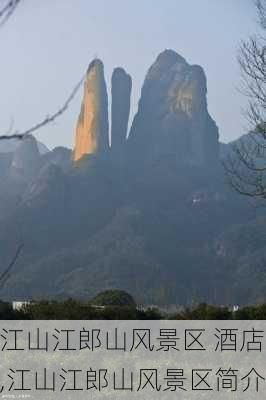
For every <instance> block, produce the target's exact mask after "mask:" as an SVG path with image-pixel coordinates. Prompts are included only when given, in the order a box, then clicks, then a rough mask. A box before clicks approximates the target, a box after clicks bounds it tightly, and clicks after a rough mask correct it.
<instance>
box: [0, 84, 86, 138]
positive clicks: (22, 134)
mask: <svg viewBox="0 0 266 400" xmlns="http://www.w3.org/2000/svg"><path fill="white" fill-rule="evenodd" d="M83 81H84V77H82V79H81V80H80V81H79V82H78V84H77V85H76V86H75V87H74V89H73V90H72V92H71V94H70V96H69V97H68V98H67V100H66V101H65V103H64V104H63V106H62V107H61V108H59V109H58V110H57V111H56V112H55V113H54V114H52V115H47V116H46V117H45V118H44V119H43V120H42V121H41V122H38V123H37V124H35V125H33V126H32V127H31V128H29V129H26V130H25V131H23V132H19V133H14V134H13V135H0V140H8V139H23V138H24V137H25V136H28V135H30V134H32V133H33V132H36V131H37V130H39V129H41V128H43V127H44V126H46V125H47V124H50V123H51V122H53V121H54V120H56V119H57V118H58V117H60V116H61V115H62V114H63V113H64V112H65V111H66V110H67V109H68V107H69V105H70V103H71V102H72V100H73V99H74V97H75V96H76V94H77V92H78V90H79V89H80V87H81V86H82V84H83Z"/></svg>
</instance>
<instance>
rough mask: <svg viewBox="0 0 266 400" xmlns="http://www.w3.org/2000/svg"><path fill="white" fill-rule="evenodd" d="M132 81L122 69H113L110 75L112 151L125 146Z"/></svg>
mask: <svg viewBox="0 0 266 400" xmlns="http://www.w3.org/2000/svg"><path fill="white" fill-rule="evenodd" d="M131 88H132V79H131V77H130V75H128V74H127V73H126V72H125V70H124V69H123V68H115V69H114V72H113V75H112V134H111V140H112V150H117V149H118V150H120V149H121V147H123V145H124V144H125V141H126V136H127V128H128V118H129V112H130V96H131Z"/></svg>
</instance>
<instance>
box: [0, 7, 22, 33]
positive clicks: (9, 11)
mask: <svg viewBox="0 0 266 400" xmlns="http://www.w3.org/2000/svg"><path fill="white" fill-rule="evenodd" d="M20 2H21V0H9V1H7V2H5V5H4V6H2V7H1V8H0V27H2V26H3V25H4V24H5V23H6V22H7V20H8V19H9V18H10V17H11V16H12V15H13V13H14V12H15V10H16V8H17V6H18V5H19V3H20Z"/></svg>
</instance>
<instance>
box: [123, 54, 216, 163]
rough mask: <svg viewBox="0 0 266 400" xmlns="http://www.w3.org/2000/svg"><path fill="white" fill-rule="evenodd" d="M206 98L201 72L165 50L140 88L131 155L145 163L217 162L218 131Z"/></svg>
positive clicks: (204, 82) (132, 133) (133, 125)
mask: <svg viewBox="0 0 266 400" xmlns="http://www.w3.org/2000/svg"><path fill="white" fill-rule="evenodd" d="M206 95H207V85H206V77H205V73H204V71H203V69H202V68H201V67H200V66H198V65H190V64H188V63H187V61H186V60H185V59H184V58H183V57H181V56H180V55H179V54H177V53H175V52H174V51H173V50H165V51H163V52H162V53H161V54H160V55H159V56H158V57H157V59H156V60H155V62H154V64H153V65H152V66H151V67H150V69H149V70H148V73H147V75H146V78H145V81H144V85H143V87H142V91H141V98H140V101H139V106H138V111H137V114H136V116H135V118H134V120H133V124H132V127H131V131H130V136H129V141H128V142H129V147H130V148H131V152H132V154H138V155H139V157H140V158H142V159H145V160H151V159H154V158H158V157H161V156H167V155H171V156H174V157H175V158H177V159H178V160H181V161H189V162H190V163H192V164H203V163H208V162H209V161H213V160H215V159H216V160H218V128H217V126H216V124H215V122H214V121H213V120H212V118H211V117H210V115H209V113H208V109H207V99H206ZM137 149H139V151H138V152H137Z"/></svg>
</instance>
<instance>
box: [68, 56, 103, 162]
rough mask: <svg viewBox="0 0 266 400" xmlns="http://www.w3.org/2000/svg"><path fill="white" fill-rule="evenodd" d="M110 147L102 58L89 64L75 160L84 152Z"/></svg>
mask: <svg viewBox="0 0 266 400" xmlns="http://www.w3.org/2000/svg"><path fill="white" fill-rule="evenodd" d="M107 148H108V99H107V89H106V83H105V79H104V67H103V63H102V61H100V60H93V61H92V62H91V64H90V65H89V68H88V71H87V75H86V81H85V84H84V98H83V102H82V105H81V111H80V115H79V119H78V124H77V130H76V145H75V150H74V160H75V161H77V160H79V159H80V158H81V157H82V156H83V155H84V154H92V153H95V152H103V151H104V150H106V149H107Z"/></svg>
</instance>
